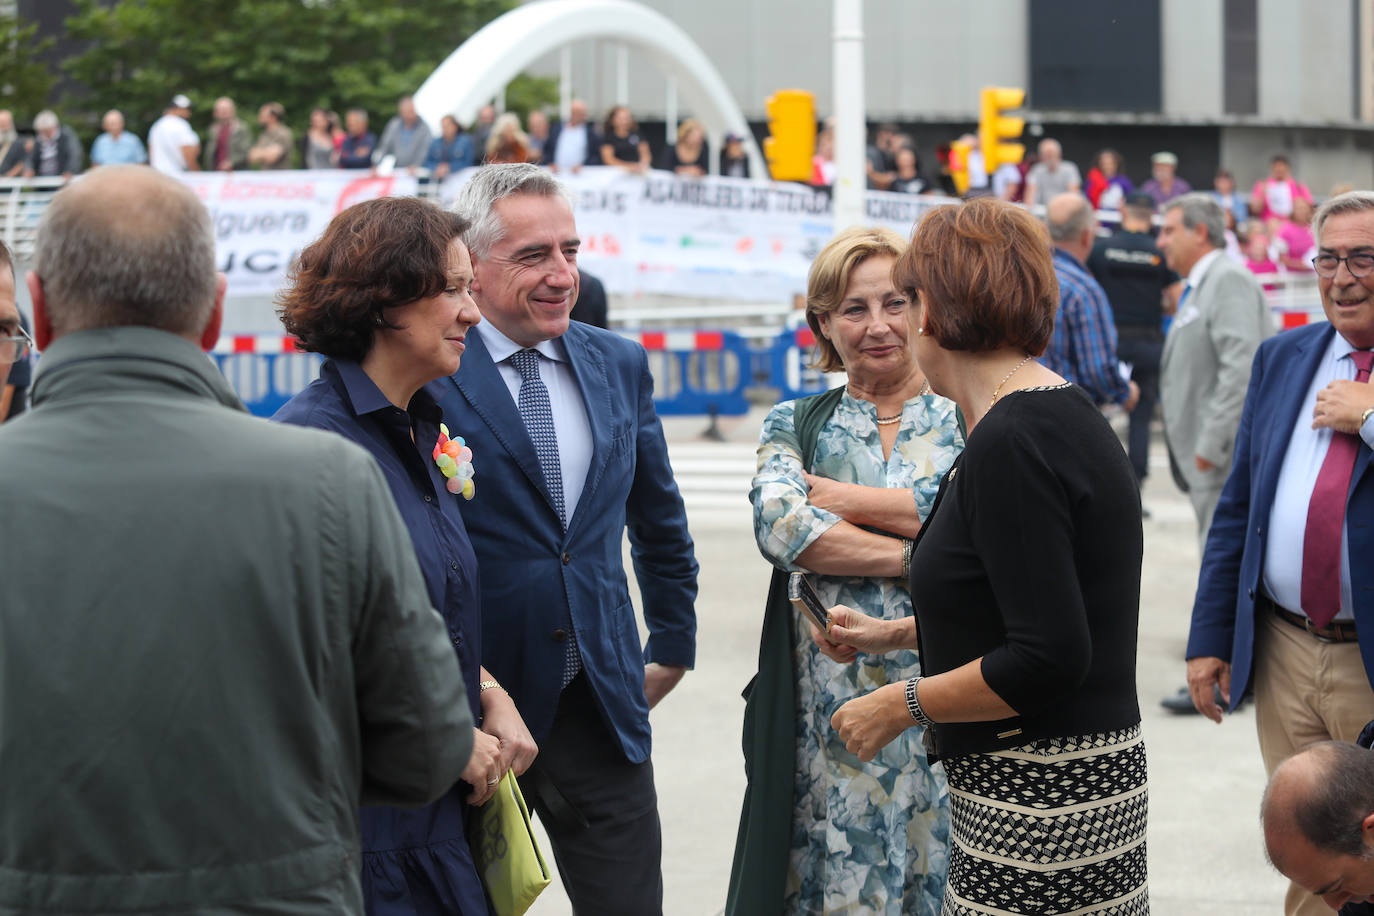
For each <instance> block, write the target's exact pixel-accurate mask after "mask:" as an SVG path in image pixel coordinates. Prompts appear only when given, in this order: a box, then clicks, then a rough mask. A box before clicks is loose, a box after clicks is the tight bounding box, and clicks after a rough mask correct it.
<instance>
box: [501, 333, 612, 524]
mask: <svg viewBox="0 0 1374 916" xmlns="http://www.w3.org/2000/svg"><path fill="white" fill-rule="evenodd" d="M478 333H479V334H480V335H481V336H482V342H483V343H485V344H486V345H487V352H488V353H490V354H491V361H492V362H494V363H495V364H496V368H497V371H499V372H500V373H501V380H502V381H503V382H505V383H506V388H507V389H509V390H510V398H511V401H512V402H513V403H514V404H515V405H516V407H517V408H518V407H519V405H520V382H521V381H522V379H521V377H520V370H519V369H517V368H515V366H513V365H512V364H511V361H510V358H511V356H513V355H514V354H515V353H517V352H519V351H520V350H523V349H525V348H524V347H522V346H520V345H519V344H518V343H516V342H515V341H513V340H511V339H510V338H509V337H507V336H506V335H505V334H502V333H501V332H500V331H498V330H497V329H496V327H495V326H494V325H493V324H492V323H491V322H489V321H484V322H483V323H482V326H481V328H480V329H479V330H478ZM530 349H533V350H538V351H539V355H540V356H542V357H544V358H543V359H541V360H539V380H540V381H542V382H543V383H544V387H545V388H547V389H549V408H550V410H551V411H552V412H553V431H554V435H555V436H556V437H557V438H558V464H559V469H560V470H561V471H562V472H563V508H564V510H565V511H566V512H567V513H568V521H569V522H571V521H572V518H573V512H574V510H576V509H577V501H578V500H579V499H581V498H582V487H583V485H584V484H585V483H586V482H587V470H588V469H589V468H590V467H591V466H592V426H591V422H590V421H589V420H588V419H587V407H586V405H584V404H583V403H582V390H581V389H580V388H579V387H578V385H577V377H576V376H574V375H573V371H572V365H571V364H570V363H569V362H568V353H567V350H566V349H565V348H564V346H563V341H561V340H558V339H557V338H555V339H553V340H545V341H542V342H541V343H539V344H538V345H537V346H535V347H531V348H530ZM478 461H479V463H478V464H477V468H478V470H479V473H480V470H481V464H480V459H478Z"/></svg>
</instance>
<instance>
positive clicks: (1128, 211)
mask: <svg viewBox="0 0 1374 916" xmlns="http://www.w3.org/2000/svg"><path fill="white" fill-rule="evenodd" d="M1154 212H1155V203H1154V200H1153V199H1151V197H1150V196H1149V195H1148V194H1130V195H1128V196H1127V197H1126V199H1125V200H1124V201H1123V202H1122V204H1121V228H1120V229H1119V230H1117V231H1116V232H1115V233H1113V234H1112V235H1111V236H1109V237H1108V238H1105V239H1098V240H1097V242H1096V243H1095V244H1094V245H1093V250H1092V254H1090V255H1089V256H1088V270H1090V271H1092V275H1093V276H1094V277H1095V278H1096V279H1097V282H1098V283H1100V284H1102V288H1103V289H1104V290H1106V291H1107V301H1108V302H1110V303H1111V304H1112V313H1113V315H1114V317H1115V319H1116V334H1117V345H1116V353H1117V356H1118V358H1120V360H1121V361H1122V362H1124V363H1128V364H1129V365H1130V366H1131V380H1132V381H1133V382H1135V383H1136V384H1137V385H1138V386H1140V400H1139V401H1137V402H1136V405H1135V407H1134V408H1133V409H1132V410H1131V424H1130V435H1129V437H1128V445H1127V451H1128V453H1129V454H1130V456H1131V465H1132V467H1134V468H1135V475H1136V480H1137V482H1143V481H1144V479H1145V475H1146V474H1148V473H1149V454H1150V420H1151V419H1152V418H1153V417H1154V412H1155V404H1156V403H1157V402H1158V400H1159V361H1160V357H1161V356H1162V355H1163V353H1164V331H1163V328H1162V326H1161V322H1162V320H1163V317H1164V314H1165V312H1166V303H1167V305H1168V312H1169V313H1172V311H1173V304H1174V303H1176V302H1177V301H1178V292H1179V286H1178V284H1179V282H1180V281H1179V277H1178V274H1176V273H1174V272H1173V271H1172V270H1170V269H1169V267H1168V265H1167V264H1165V263H1164V255H1163V254H1161V253H1160V251H1159V249H1158V248H1156V247H1155V240H1154V235H1153V233H1152V231H1151V230H1152V227H1151V225H1150V221H1151V219H1152V217H1153V216H1154Z"/></svg>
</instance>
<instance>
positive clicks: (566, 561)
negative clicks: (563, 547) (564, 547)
mask: <svg viewBox="0 0 1374 916" xmlns="http://www.w3.org/2000/svg"><path fill="white" fill-rule="evenodd" d="M571 562H572V554H570V553H567V552H566V551H565V552H564V553H563V565H564V566H567V565H568V564H569V563H571Z"/></svg>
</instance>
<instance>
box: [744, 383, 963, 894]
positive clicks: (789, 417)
mask: <svg viewBox="0 0 1374 916" xmlns="http://www.w3.org/2000/svg"><path fill="white" fill-rule="evenodd" d="M794 404H795V402H793V401H784V402H783V403H781V404H778V405H777V406H775V407H774V408H773V409H772V411H771V412H770V413H769V414H768V418H767V419H766V420H765V421H764V424H763V433H762V435H761V437H760V441H759V450H758V473H757V474H756V476H755V477H754V481H753V488H752V490H751V491H750V494H749V498H750V501H751V502H752V503H753V506H754V533H755V537H756V538H757V540H758V545H759V550H760V551H762V553H763V555H764V556H765V557H766V558H768V559H769V560H770V561H771V562H772V563H773V564H774V565H776V566H778V567H781V568H783V569H788V570H800V569H802V567H800V566H797V565H796V558H797V555H798V554H800V553H801V552H802V551H804V550H805V549H806V548H807V547H809V546H810V545H811V543H812V542H813V541H815V540H816V538H818V537H820V536H821V535H822V534H824V533H825V532H826V531H827V530H829V528H830V527H831V526H832V525H834V524H835V523H836V522H839V521H840V520H841V519H840V517H839V516H838V515H835V514H833V513H831V512H827V511H825V510H823V509H819V508H817V507H815V506H812V505H811V504H810V503H809V502H808V501H807V487H806V481H805V479H804V478H803V477H802V465H801V457H800V453H799V447H798V444H797V437H796V432H795V430H794V428H793V409H794ZM876 419H877V413H876V411H875V409H874V405H873V404H872V403H871V402H869V401H862V400H857V399H855V398H853V397H851V396H850V395H849V393H848V392H846V393H845V394H844V395H843V396H842V397H841V399H840V402H839V404H838V406H837V407H836V409H835V413H834V414H833V415H832V416H831V417H830V419H829V420H828V421H827V422H826V424H825V426H824V428H822V430H821V433H820V436H819V439H818V441H817V444H816V453H815V456H814V458H813V461H812V464H813V467H812V472H813V473H815V474H818V475H820V476H823V477H829V478H831V479H833V480H837V481H842V482H844V483H855V484H861V485H864V486H871V487H901V488H905V489H910V490H911V493H912V499H913V511H915V512H916V513H917V515H918V516H919V517H920V518H922V519H924V518H925V517H926V514H927V513H928V512H929V511H930V507H931V504H932V503H933V502H934V500H935V493H936V490H937V489H938V488H939V484H940V478H941V477H942V476H943V475H944V473H945V471H946V470H947V469H948V468H949V466H950V465H951V464H953V463H954V459H955V458H956V457H957V456H958V454H959V453H960V452H961V451H962V450H963V447H964V440H963V437H962V435H961V434H960V432H959V428H958V423H957V420H956V415H955V407H954V403H953V402H952V401H949V400H946V399H945V398H942V397H939V396H937V395H931V394H927V395H922V396H919V397H915V398H912V399H911V400H909V401H907V402H906V405H905V406H904V408H903V411H902V420H901V425H900V426H899V428H898V433H897V441H896V444H895V445H894V447H893V449H892V454H891V456H890V457H889V458H887V459H886V460H884V459H883V448H882V442H881V440H880V438H879V432H878V425H877V423H876ZM811 580H812V582H813V584H814V585H815V586H816V590H817V591H818V592H819V593H820V597H821V599H822V600H823V601H824V602H825V603H826V604H827V606H829V605H835V604H845V605H848V606H850V607H854V608H858V609H860V610H862V611H864V613H866V614H869V615H871V616H874V617H882V618H885V619H894V618H899V617H909V616H911V613H912V611H911V597H910V595H909V593H908V591H907V584H906V583H905V582H903V581H901V580H900V579H895V578H894V579H888V578H863V577H844V576H822V575H814V574H813V575H812V576H811ZM793 631H794V637H793V644H794V655H793V657H794V659H795V661H796V665H795V668H796V672H797V703H798V717H797V732H796V761H797V762H796V787H797V788H796V795H795V799H794V805H795V808H794V811H793V817H792V851H791V856H790V862H789V867H788V877H787V896H786V900H785V904H784V911H785V912H787V913H796V914H806V916H811V914H822V913H824V914H830V913H844V914H880V916H905V914H911V916H935V914H938V913H939V912H940V901H941V898H942V897H943V895H944V887H945V872H946V868H947V864H948V855H947V843H948V839H949V823H948V789H947V788H946V786H945V778H944V773H943V772H942V771H941V770H939V769H938V768H937V769H934V770H933V769H931V767H930V765H929V764H927V762H926V754H925V748H924V746H923V745H922V742H921V737H922V729H920V728H918V727H913V728H909V729H907V730H906V731H905V732H903V733H902V735H901V736H900V737H899V738H897V740H895V741H893V742H892V743H891V744H889V745H888V746H887V747H885V748H883V749H882V751H880V752H879V754H878V755H877V757H875V758H874V759H873V760H872V761H871V762H869V763H863V762H861V761H860V760H859V759H858V757H856V756H855V755H854V754H851V753H850V752H849V751H848V750H846V749H845V746H844V742H843V741H841V740H840V738H839V736H838V735H837V734H836V733H835V730H834V729H833V728H831V726H830V716H831V715H832V714H833V713H834V712H835V710H836V709H838V708H839V707H840V705H841V704H843V703H845V702H846V701H848V700H850V699H853V698H854V697H856V696H859V695H861V694H866V693H870V692H871V691H873V690H876V689H877V688H879V687H882V686H883V685H885V684H892V683H899V682H901V681H905V680H907V679H908V678H910V677H913V676H915V675H916V674H919V673H920V666H919V661H918V656H917V654H916V653H915V652H914V651H910V650H902V651H899V652H892V653H888V654H885V655H880V656H879V655H867V654H864V653H860V654H859V656H858V657H857V658H856V659H855V660H854V661H853V662H851V663H849V664H840V663H838V662H834V661H832V660H830V659H828V658H826V657H825V656H824V655H822V654H821V653H820V651H819V650H817V649H816V647H815V645H814V644H813V643H812V642H811V634H810V629H809V628H808V627H807V626H805V624H803V623H802V622H801V621H800V620H798V621H796V622H795V625H794V628H793Z"/></svg>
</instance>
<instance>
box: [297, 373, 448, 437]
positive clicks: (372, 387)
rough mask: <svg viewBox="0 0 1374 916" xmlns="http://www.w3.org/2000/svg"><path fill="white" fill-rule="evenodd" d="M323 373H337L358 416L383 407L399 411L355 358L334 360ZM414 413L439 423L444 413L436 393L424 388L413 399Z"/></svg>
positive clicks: (409, 411)
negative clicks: (434, 394) (435, 396)
mask: <svg viewBox="0 0 1374 916" xmlns="http://www.w3.org/2000/svg"><path fill="white" fill-rule="evenodd" d="M320 374H321V375H323V376H325V377H328V376H329V375H337V377H338V379H339V384H340V386H341V387H342V389H343V395H344V399H345V400H346V401H347V402H348V406H349V408H350V409H352V411H353V414H354V416H358V417H363V416H367V415H368V414H373V413H378V412H379V411H383V410H396V409H397V407H396V405H395V404H392V403H391V402H390V401H388V400H387V399H386V395H384V394H382V390H381V389H380V388H378V387H377V383H376V382H374V381H372V379H371V378H370V377H369V376H368V374H367V373H366V372H364V371H363V367H362V366H360V365H359V364H358V363H356V362H354V361H353V360H351V359H330V360H326V361H325V364H324V365H323V366H322V367H321V368H320ZM406 412H408V413H409V414H410V415H411V416H413V417H416V418H418V419H421V420H429V421H431V422H434V423H437V422H439V419H440V418H441V417H442V416H443V411H441V410H440V409H439V405H438V403H437V402H436V401H435V400H434V396H433V395H432V394H430V393H429V392H428V391H427V390H425V389H424V388H421V389H420V390H419V391H417V392H415V396H414V397H413V398H411V399H410V409H409V410H408V411H406Z"/></svg>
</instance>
